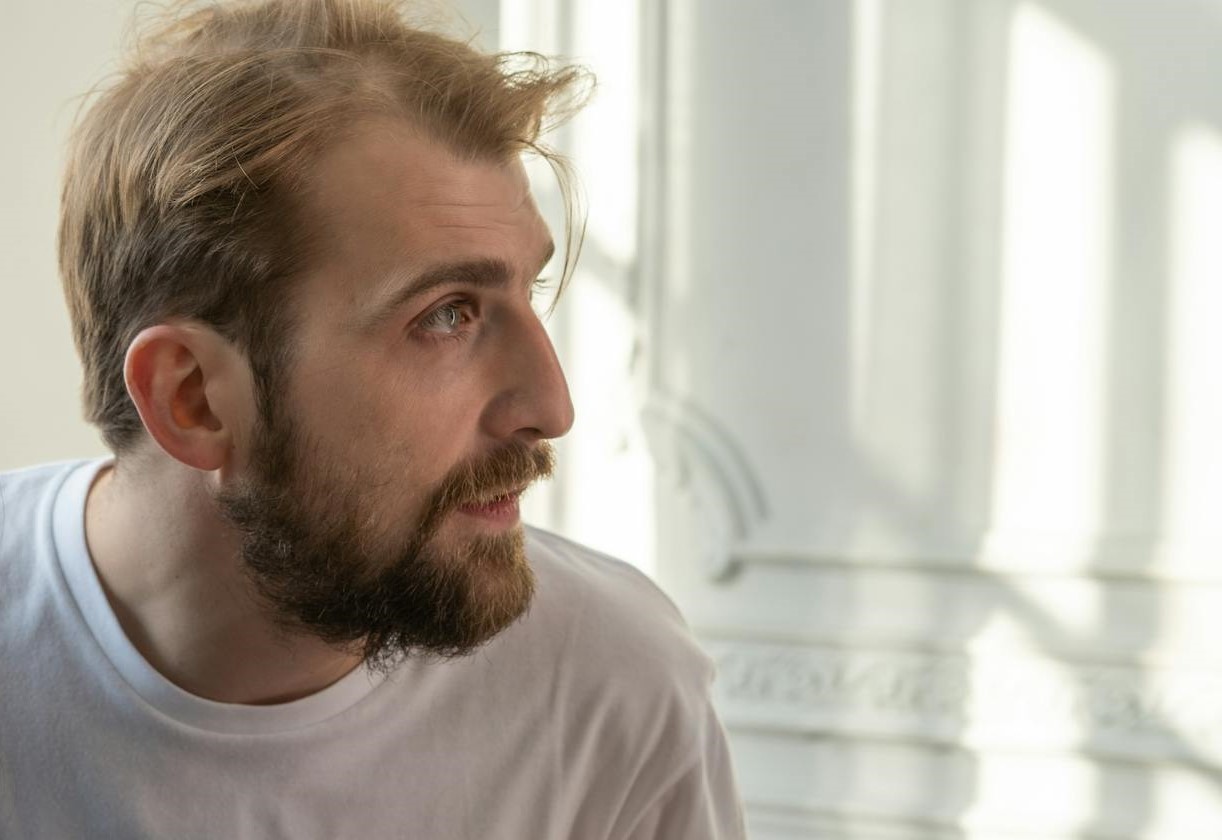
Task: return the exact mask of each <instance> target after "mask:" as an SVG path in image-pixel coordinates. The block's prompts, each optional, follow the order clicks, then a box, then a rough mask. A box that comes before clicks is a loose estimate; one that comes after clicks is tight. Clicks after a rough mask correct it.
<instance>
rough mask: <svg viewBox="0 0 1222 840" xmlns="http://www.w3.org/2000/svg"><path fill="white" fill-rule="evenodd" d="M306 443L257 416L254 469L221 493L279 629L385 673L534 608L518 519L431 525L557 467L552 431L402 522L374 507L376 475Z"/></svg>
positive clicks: (442, 652) (453, 650)
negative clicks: (444, 530)
mask: <svg viewBox="0 0 1222 840" xmlns="http://www.w3.org/2000/svg"><path fill="white" fill-rule="evenodd" d="M310 454H311V456H312V457H310V458H308V459H307V457H306V455H307V450H306V449H305V446H304V442H303V440H302V436H301V435H300V434H299V433H298V431H297V429H296V428H295V427H294V425H293V424H292V423H291V422H288V420H287V418H283V417H280V418H275V420H274V422H270V423H263V424H261V428H260V429H259V432H258V437H257V440H256V443H255V446H254V451H253V453H252V460H251V477H250V478H246V479H243V480H241V481H240V482H239V483H237V485H236V486H234V487H233V488H230V489H227V490H224V491H221V492H220V493H219V494H217V496H216V503H217V505H218V508H219V511H220V513H221V515H222V516H223V517H224V518H225V519H226V520H228V521H229V522H230V524H231V525H233V526H234V528H235V529H237V530H238V532H239V533H240V534H241V535H242V548H241V555H242V560H243V564H244V568H245V572H246V574H247V577H248V578H249V579H250V581H251V582H252V584H253V585H254V588H255V591H256V592H257V594H258V596H259V598H260V599H261V600H262V602H263V604H264V606H265V607H266V608H267V609H268V611H269V614H270V615H271V616H272V618H273V619H274V620H275V621H276V623H277V625H278V626H279V627H280V629H281V630H282V631H283V632H284V633H286V634H289V635H298V634H307V635H311V636H314V637H316V638H319V639H322V640H323V641H324V642H326V643H328V644H331V645H333V646H335V647H337V648H340V649H342V650H345V651H347V652H352V653H359V654H360V655H361V656H362V658H363V659H364V661H365V663H366V664H367V665H368V666H369V667H370V668H372V669H375V670H382V671H386V670H389V669H390V668H393V667H394V665H395V664H396V663H397V662H398V661H399V660H400V659H401V658H403V657H404V656H408V655H413V654H429V655H435V656H441V657H454V656H463V655H466V654H469V653H471V652H472V651H474V650H475V649H476V648H478V647H479V646H480V645H482V644H483V643H484V642H487V641H488V640H489V639H491V638H492V637H494V636H495V635H497V634H498V633H499V632H501V631H502V630H503V629H505V628H506V627H508V626H509V625H510V624H512V623H513V622H514V621H515V620H516V619H517V618H518V617H519V616H521V615H522V614H523V613H524V612H525V611H526V609H527V607H528V606H529V605H530V601H531V598H532V597H533V595H534V584H535V580H534V574H533V573H532V571H531V568H530V565H529V563H528V562H527V559H526V555H525V549H524V537H523V532H522V527H521V525H518V526H516V527H514V528H513V529H511V530H509V531H506V532H505V533H501V534H495V535H478V536H472V537H469V538H466V539H463V540H462V541H461V542H458V543H457V544H456V545H453V546H442V545H439V544H438V542H437V540H436V536H437V531H438V529H439V528H440V526H441V525H442V523H443V522H444V521H445V519H446V517H447V515H449V514H450V513H452V512H453V511H455V510H456V509H457V508H459V507H461V506H463V505H467V504H474V503H478V502H481V501H486V500H487V499H488V498H489V497H491V496H495V495H498V494H501V493H504V492H506V491H509V490H512V489H517V488H521V487H524V486H526V485H528V484H530V483H531V482H533V481H536V480H538V479H541V478H546V477H548V476H550V475H551V472H552V468H553V452H552V448H551V447H550V446H549V445H548V444H547V443H546V442H542V443H540V444H538V445H536V446H533V447H531V446H528V445H526V444H525V443H522V442H514V443H512V444H509V445H507V446H505V447H503V448H501V449H499V450H496V451H495V452H493V453H491V454H489V455H487V456H484V457H481V458H479V459H476V460H473V461H470V462H467V463H464V464H460V465H459V466H458V467H456V468H455V469H453V470H451V471H450V473H449V474H447V475H446V476H445V478H443V479H442V480H441V481H440V482H439V483H438V485H437V487H436V488H435V489H434V490H433V492H432V493H431V494H430V495H429V497H428V500H427V501H426V503H425V505H424V507H423V510H422V512H421V513H420V515H419V516H418V517H417V519H416V522H415V524H414V526H413V527H412V528H410V529H408V530H406V531H404V530H403V529H401V528H397V527H395V526H396V525H398V521H388V520H389V519H390V518H391V517H387V516H385V515H379V514H378V513H377V511H376V510H375V509H374V507H373V505H374V503H375V501H376V499H375V491H377V489H378V485H377V483H376V482H371V481H369V480H368V479H367V478H366V477H364V476H362V475H360V474H359V472H358V471H354V470H351V469H348V470H345V469H342V468H341V466H340V465H339V464H336V463H334V462H333V461H328V460H326V459H325V458H322V457H320V456H318V454H317V453H310ZM307 465H308V466H307ZM307 473H308V474H307ZM382 501H383V503H384V502H385V501H386V500H385V499H383V500H382Z"/></svg>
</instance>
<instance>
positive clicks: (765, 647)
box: [0, 0, 1222, 840]
mask: <svg viewBox="0 0 1222 840" xmlns="http://www.w3.org/2000/svg"><path fill="white" fill-rule="evenodd" d="M134 5H135V3H133V2H131V0H43V1H42V2H34V0H0V44H2V45H3V50H0V85H3V87H2V88H0V97H2V98H0V102H2V104H3V108H2V109H0V113H3V120H4V125H5V130H4V131H3V133H2V135H0V153H2V157H3V160H4V161H5V162H6V165H4V166H3V167H0V260H2V262H0V358H3V359H4V360H5V361H4V362H3V364H2V365H0V468H8V467H15V466H19V465H24V464H31V463H36V462H40V461H45V460H52V459H62V458H71V457H82V456H89V455H96V454H102V453H103V449H102V447H101V444H100V443H99V441H98V438H97V436H96V435H95V434H94V433H93V431H92V430H91V429H89V428H88V427H86V426H85V425H84V424H83V422H82V421H81V420H80V411H79V401H78V388H79V382H80V374H79V370H78V367H77V362H76V359H75V356H74V352H73V348H72V341H71V338H70V334H69V330H68V323H67V318H66V315H65V312H64V308H63V303H62V299H61V295H60V290H59V281H58V278H57V275H56V269H55V261H54V235H55V226H56V214H57V196H58V178H59V168H60V165H61V152H62V146H63V140H64V136H65V133H66V131H67V128H68V126H69V125H70V123H71V119H72V116H73V112H74V109H75V103H76V100H75V99H74V97H75V96H76V95H77V94H79V93H81V92H83V91H85V90H86V89H87V88H88V87H89V86H90V85H91V84H92V83H93V82H95V81H96V80H97V79H98V78H99V77H100V76H102V75H103V74H104V73H105V72H106V71H107V70H108V69H110V68H111V66H112V62H113V59H114V56H115V50H116V48H117V45H118V43H119V39H120V34H121V32H122V30H123V26H124V24H125V21H126V20H127V18H128V15H129V13H130V10H131V9H132V7H133V6H134ZM455 5H456V7H457V9H458V10H459V11H460V12H461V14H462V15H463V16H464V17H465V19H466V21H467V22H466V24H459V27H460V29H461V28H462V27H464V26H465V27H466V28H465V30H463V31H466V32H467V33H468V34H470V33H472V32H474V33H477V34H476V35H475V37H476V39H477V40H478V41H479V42H480V43H482V44H483V45H484V46H486V47H488V48H491V49H533V50H537V51H540V52H545V53H561V54H565V55H568V56H572V57H574V58H576V59H578V60H580V61H582V62H584V63H586V64H588V65H589V66H591V67H592V69H593V70H594V71H595V72H596V73H597V75H598V77H599V80H600V86H599V89H598V92H597V95H596V97H595V99H594V102H593V104H592V105H591V107H590V108H589V109H588V110H587V111H586V112H584V113H583V114H582V115H581V116H580V117H579V118H578V119H577V120H576V121H575V122H573V123H572V124H570V125H569V126H568V127H566V128H565V129H564V130H563V131H562V132H561V133H560V134H559V135H558V136H557V137H556V138H554V139H555V142H556V145H558V146H560V147H561V148H562V149H564V150H566V151H567V152H568V154H569V155H570V156H571V157H572V158H573V159H574V160H575V162H576V164H577V167H578V169H579V170H580V172H581V174H582V178H583V181H584V185H585V192H586V194H587V197H588V204H589V208H590V213H589V228H588V233H587V237H586V242H585V250H584V253H583V257H582V263H581V266H580V269H579V271H578V274H577V277H576V280H575V282H574V283H573V285H572V286H571V288H570V290H569V292H568V293H567V295H566V297H565V298H564V299H563V301H562V303H561V305H560V307H559V309H558V311H557V312H556V314H555V315H554V316H553V318H552V319H551V321H550V328H551V329H552V331H553V334H554V337H555V339H556V342H557V345H558V347H559V348H560V351H561V355H562V357H563V359H564V361H565V364H566V368H567V371H568V374H569V378H570V382H571V385H572V388H573V393H574V399H575V402H576V405H577V411H578V422H577V426H576V428H575V430H574V432H573V433H572V434H571V435H570V437H569V438H567V439H566V440H565V441H564V442H563V446H562V447H561V450H562V456H563V467H562V469H561V472H560V475H559V477H558V480H557V481H556V482H555V483H554V485H553V486H552V487H551V488H549V489H547V490H545V491H543V492H540V493H538V494H537V495H536V496H535V497H534V498H532V499H531V500H530V503H529V515H530V517H531V518H532V519H533V520H534V521H536V522H539V523H541V524H544V525H547V526H549V527H552V528H554V529H556V530H559V531H561V532H563V533H565V534H568V535H570V536H572V537H574V538H576V539H578V540H581V541H583V542H586V543H588V544H591V545H593V546H595V547H597V548H600V549H602V550H604V551H607V552H610V553H613V554H616V555H619V556H622V557H624V558H625V559H627V560H629V561H630V562H633V563H634V564H636V565H638V566H639V567H640V568H642V569H643V570H644V571H646V572H647V573H648V574H650V575H652V576H653V577H654V578H655V579H656V580H657V581H658V582H659V583H660V584H661V585H662V586H663V587H664V588H665V589H666V590H667V592H668V593H670V595H671V597H672V598H674V599H675V601H676V602H677V603H678V604H679V605H680V607H681V608H682V609H683V611H684V613H685V614H686V615H687V617H688V619H689V621H690V622H691V624H692V626H693V628H694V629H695V631H696V632H697V634H698V635H699V637H700V639H701V641H702V642H703V643H704V645H705V647H706V649H707V650H708V651H709V652H710V654H711V655H712V656H714V658H715V659H716V660H717V663H718V666H719V678H718V682H717V702H718V704H719V707H720V709H721V713H722V716H723V719H724V720H725V722H726V724H727V727H728V729H729V732H730V738H731V742H732V746H733V750H734V758H735V762H736V766H737V769H738V774H739V777H740V782H741V785H742V789H743V794H744V797H745V799H746V804H747V807H748V819H749V824H750V826H751V831H752V837H754V838H757V839H758V840H781V838H784V839H785V840H790V839H791V838H792V839H793V840H797V838H803V840H805V838H820V840H824V839H825V838H826V840H840V839H841V838H843V839H844V840H909V839H910V838H911V839H912V840H927V839H928V840H934V838H936V839H937V840H943V838H946V840H950V838H956V840H959V839H960V838H1026V839H1028V840H1069V839H1070V838H1075V839H1076V838H1081V839H1082V840H1086V838H1091V840H1104V839H1105V838H1159V840H1192V838H1217V837H1219V836H1222V774H1220V773H1219V769H1220V768H1222V670H1220V666H1222V647H1220V645H1219V643H1218V640H1220V639H1222V588H1220V584H1222V551H1220V550H1219V549H1222V516H1220V515H1219V514H1218V513H1217V512H1215V508H1216V507H1217V505H1218V504H1219V502H1220V501H1222V49H1219V47H1220V46H1222V2H1220V0H753V2H749V3H748V2H738V1H737V0H636V2H633V0H623V2H607V0H464V1H463V2H458V3H456V4H455ZM535 174H536V175H537V176H538V177H537V179H536V190H537V192H538V194H539V195H540V197H541V199H542V203H543V204H544V205H545V206H546V207H547V208H549V212H551V213H552V214H553V218H555V219H557V220H558V219H559V215H558V207H557V203H558V199H557V195H556V189H555V186H554V184H552V182H551V181H550V179H549V177H548V174H547V171H546V168H543V169H539V168H538V167H536V170H535ZM558 223H559V222H557V224H558Z"/></svg>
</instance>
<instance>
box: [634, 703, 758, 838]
mask: <svg viewBox="0 0 1222 840" xmlns="http://www.w3.org/2000/svg"><path fill="white" fill-rule="evenodd" d="M702 723H703V725H702V727H701V728H702V738H701V740H700V743H699V748H698V752H697V755H696V756H695V758H694V760H693V761H691V762H690V763H689V765H688V766H687V767H686V768H685V769H684V770H683V771H682V772H681V773H680V774H679V775H678V776H677V777H676V778H675V779H674V781H673V782H671V783H670V784H669V785H666V786H664V787H663V788H662V789H660V790H659V791H658V792H657V796H656V797H655V798H654V800H653V801H652V802H651V803H650V804H649V806H648V807H647V808H646V809H645V810H644V811H643V812H642V813H641V814H640V818H639V819H638V820H637V822H636V824H635V825H633V826H632V828H631V829H630V830H629V832H628V834H627V835H625V840H746V837H747V831H746V828H745V826H744V824H743V811H742V801H741V800H740V799H739V794H738V785H737V784H736V783H735V779H734V768H733V764H732V763H731V761H730V752H729V746H728V744H727V743H726V734H725V729H724V728H723V727H722V725H721V721H720V720H718V718H717V714H716V712H714V711H713V708H712V706H711V705H710V706H709V707H708V708H707V711H706V714H705V717H704V720H703V722H702Z"/></svg>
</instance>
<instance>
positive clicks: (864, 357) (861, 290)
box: [849, 0, 882, 423]
mask: <svg viewBox="0 0 1222 840" xmlns="http://www.w3.org/2000/svg"><path fill="white" fill-rule="evenodd" d="M879 2H880V0H858V2H856V3H854V4H853V23H852V28H853V70H852V78H853V82H852V84H853V98H852V108H853V117H852V119H853V122H852V125H853V148H852V155H853V171H852V209H851V213H852V234H851V235H852V246H851V247H852V251H851V259H852V283H851V284H850V286H849V289H850V294H851V295H852V300H851V302H850V304H849V305H850V312H851V313H852V319H853V320H852V324H851V325H850V328H851V330H852V332H851V338H850V342H851V345H850V346H851V348H852V350H851V352H852V369H851V371H850V377H849V388H850V389H851V393H850V397H849V400H850V405H851V411H852V419H853V421H854V422H855V423H858V422H860V421H861V419H862V417H863V415H864V411H865V405H864V402H865V396H866V387H865V386H866V383H867V382H868V375H869V371H870V326H871V320H872V316H873V314H874V306H873V303H874V302H873V291H874V247H875V242H874V240H875V226H876V224H877V222H876V218H875V216H876V212H875V211H876V204H877V201H876V198H877V195H876V190H877V169H878V99H879V67H880V65H881V63H882V11H881V9H880V7H879Z"/></svg>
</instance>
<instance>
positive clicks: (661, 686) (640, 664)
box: [527, 528, 714, 742]
mask: <svg viewBox="0 0 1222 840" xmlns="http://www.w3.org/2000/svg"><path fill="white" fill-rule="evenodd" d="M527 551H528V554H529V556H530V559H531V563H532V566H533V567H534V569H535V573H536V577H537V579H538V589H537V593H536V598H535V603H534V605H532V607H531V612H530V616H529V620H528V622H527V624H530V625H533V629H532V632H531V636H532V637H533V638H532V641H531V642H530V644H532V645H533V644H538V645H540V646H541V647H543V648H545V649H548V650H551V651H552V652H553V661H554V662H555V664H556V667H557V668H558V670H562V671H563V673H564V676H563V678H562V679H563V680H564V682H565V683H566V686H567V688H568V689H569V690H570V691H571V698H570V699H571V701H572V702H574V703H576V704H578V705H580V706H582V707H583V709H584V711H585V714H587V715H589V716H592V717H593V718H596V719H599V720H601V721H602V722H603V724H604V725H606V726H607V728H608V730H609V732H608V734H612V733H614V732H615V731H616V730H622V729H624V728H625V727H626V728H627V729H630V730H632V729H635V730H636V731H635V732H632V733H621V734H625V735H630V737H633V738H640V737H642V736H644V737H645V738H647V739H648V738H650V737H651V736H652V737H661V736H662V735H663V732H662V730H669V735H668V736H667V737H671V738H673V737H674V736H675V735H676V734H677V733H676V732H675V731H674V730H675V729H676V727H677V728H679V729H687V728H688V725H689V723H690V721H692V720H694V719H696V718H698V717H699V714H700V710H701V709H702V708H704V706H705V704H706V703H707V701H708V695H709V688H710V684H711V683H712V680H713V672H714V666H713V661H712V660H711V659H710V657H709V656H708V655H707V654H705V653H704V651H703V650H701V649H700V646H699V645H698V644H697V642H696V639H695V637H694V636H693V635H692V632H691V630H690V628H689V627H688V625H687V622H686V621H684V619H683V616H682V615H681V614H680V613H679V610H678V609H677V608H676V607H675V605H674V603H673V602H672V601H671V600H670V598H668V597H667V596H666V594H665V593H664V592H663V591H662V590H661V589H660V588H659V587H658V586H657V584H655V583H654V582H653V581H652V580H650V579H649V577H647V576H646V575H645V574H643V573H642V572H640V571H639V570H638V569H636V568H635V567H633V566H631V565H629V564H628V563H625V562H623V561H622V560H617V559H615V558H613V557H609V556H607V555H605V554H602V553H600V552H597V551H594V550H593V549H590V548H587V547H585V546H582V545H579V544H577V543H574V542H572V541H570V540H567V539H564V538H563V537H560V536H557V535H555V534H551V533H548V532H545V531H541V530H537V529H533V528H532V529H529V530H528V538H527ZM536 634H541V636H542V638H540V635H536ZM655 727H660V729H657V730H655ZM690 737H691V735H690V733H686V732H685V733H684V734H682V735H681V736H680V737H679V738H678V740H679V741H680V742H686V741H688V740H689V738H690Z"/></svg>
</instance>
